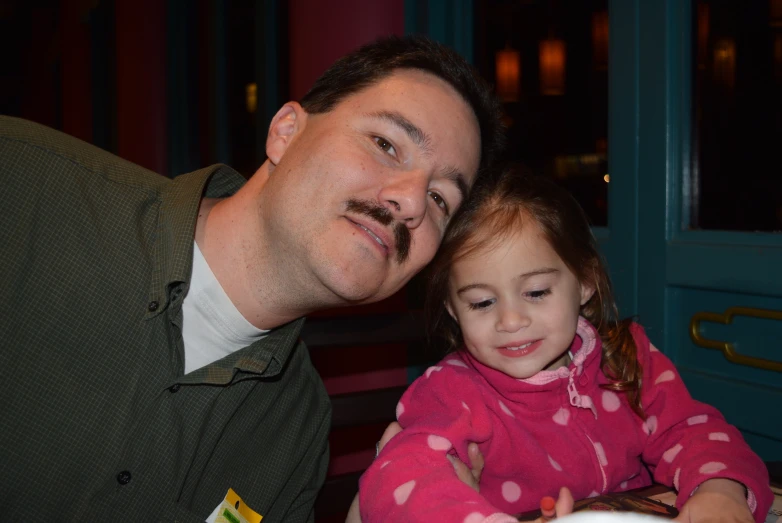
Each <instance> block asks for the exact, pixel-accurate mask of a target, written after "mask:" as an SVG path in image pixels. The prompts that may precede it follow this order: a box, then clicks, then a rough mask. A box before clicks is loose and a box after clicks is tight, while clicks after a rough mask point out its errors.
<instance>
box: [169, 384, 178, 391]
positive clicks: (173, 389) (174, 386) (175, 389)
mask: <svg viewBox="0 0 782 523" xmlns="http://www.w3.org/2000/svg"><path fill="white" fill-rule="evenodd" d="M179 387H181V385H180V384H179V383H174V384H173V385H171V386H170V387H169V388H168V390H170V391H171V392H177V391H179Z"/></svg>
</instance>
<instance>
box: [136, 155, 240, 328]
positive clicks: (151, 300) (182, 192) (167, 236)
mask: <svg viewBox="0 0 782 523" xmlns="http://www.w3.org/2000/svg"><path fill="white" fill-rule="evenodd" d="M244 183H245V179H244V177H243V176H242V175H240V174H239V173H238V172H236V171H234V170H233V169H231V168H230V167H228V166H225V165H213V166H211V167H206V168H204V169H200V170H198V171H193V172H191V173H188V174H183V175H181V176H178V177H176V178H174V179H173V180H171V182H170V183H168V184H166V185H164V186H163V188H162V190H161V191H160V195H159V207H158V222H157V228H156V235H155V238H154V246H153V248H152V260H151V265H152V268H153V269H152V278H151V280H150V286H149V292H148V300H147V303H148V307H147V314H146V319H150V318H153V317H154V316H156V315H158V314H160V313H162V312H163V311H164V310H165V309H166V308H167V307H168V304H169V301H170V300H171V298H172V296H171V292H172V290H173V289H174V287H176V286H177V285H178V284H180V283H184V282H187V281H189V279H190V274H191V272H192V268H193V237H194V234H195V226H196V220H197V218H198V208H199V206H200V204H201V198H202V197H207V198H225V197H227V196H231V195H232V194H234V193H235V192H236V191H238V190H239V188H240V187H241V186H242V185H244ZM177 292H183V291H182V290H181V289H180V290H178V291H177Z"/></svg>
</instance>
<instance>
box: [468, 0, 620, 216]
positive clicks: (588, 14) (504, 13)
mask: <svg viewBox="0 0 782 523" xmlns="http://www.w3.org/2000/svg"><path fill="white" fill-rule="evenodd" d="M475 6H476V7H475V9H476V13H475V14H476V16H475V21H476V27H475V39H474V41H475V42H476V48H475V53H474V56H475V63H476V66H477V67H478V69H479V70H480V71H481V73H482V74H483V75H484V76H485V77H486V78H487V79H488V80H489V81H491V82H492V83H494V84H495V85H496V86H497V92H498V94H499V95H500V97H501V98H502V99H503V106H504V109H505V114H506V118H507V123H508V125H509V129H508V152H507V158H506V159H507V160H509V161H513V162H518V163H522V164H524V165H526V166H527V167H529V168H531V169H532V170H533V171H535V172H539V173H544V174H547V175H549V176H551V177H552V178H554V179H556V180H557V181H558V182H559V183H561V184H562V185H563V186H565V187H566V188H568V189H569V190H570V191H571V192H572V193H573V195H574V196H575V197H576V198H577V199H578V201H579V202H580V203H581V205H582V206H583V207H584V210H585V211H586V212H587V215H588V216H589V218H590V220H591V222H592V225H600V226H605V225H607V222H608V219H607V213H608V188H607V184H608V181H609V179H610V178H609V175H608V174H609V173H608V166H607V160H606V158H607V148H608V6H607V1H606V0H568V1H554V0H526V1H523V2H521V1H510V0H487V1H483V2H475Z"/></svg>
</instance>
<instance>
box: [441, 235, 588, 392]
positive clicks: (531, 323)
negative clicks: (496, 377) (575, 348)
mask: <svg viewBox="0 0 782 523" xmlns="http://www.w3.org/2000/svg"><path fill="white" fill-rule="evenodd" d="M593 292H594V290H593V289H592V288H591V287H587V286H584V285H581V284H580V283H579V281H578V280H577V279H576V276H575V275H574V274H573V273H572V272H571V271H570V269H568V267H567V265H565V262H563V261H562V259H561V258H560V257H559V256H558V255H557V253H556V252H555V251H554V250H553V249H552V248H551V246H550V245H549V243H548V241H546V239H545V238H544V236H543V234H542V232H541V231H540V228H539V227H538V225H537V223H535V222H534V221H532V220H529V221H528V222H527V223H526V224H525V225H524V227H523V228H522V230H521V231H520V232H519V233H517V234H515V235H514V236H511V237H510V239H509V240H508V241H507V242H506V243H503V244H502V245H499V246H495V247H494V248H489V249H486V250H483V251H476V252H475V253H474V254H473V255H471V256H470V257H468V258H464V259H462V260H460V261H458V262H457V263H455V264H454V265H453V266H452V268H451V274H450V281H449V289H448V300H447V302H446V306H447V308H448V312H449V313H450V314H451V316H452V317H453V318H454V319H455V320H456V322H457V323H458V324H459V327H460V328H461V331H462V335H463V337H464V341H465V344H466V348H467V350H468V351H470V353H471V354H472V355H473V356H474V357H475V358H476V359H477V360H478V361H480V362H481V363H483V364H484V365H486V366H488V367H491V368H493V369H496V370H498V371H501V372H504V373H505V374H507V375H508V376H511V377H513V378H529V377H531V376H533V375H535V374H537V373H538V372H539V371H541V370H543V369H548V370H553V369H556V368H558V367H561V366H563V365H566V364H567V363H568V362H569V358H568V356H567V349H568V348H569V347H570V344H571V342H572V341H573V337H574V336H575V334H576V326H577V324H578V314H579V310H580V309H581V305H583V304H585V303H586V302H587V301H588V300H589V298H591V297H592V293H593Z"/></svg>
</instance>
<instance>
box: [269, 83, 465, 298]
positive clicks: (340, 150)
mask: <svg viewBox="0 0 782 523" xmlns="http://www.w3.org/2000/svg"><path fill="white" fill-rule="evenodd" d="M273 125H274V124H273ZM297 125H298V130H297V131H296V132H295V133H294V134H293V135H292V137H291V139H290V140H289V142H288V143H287V144H286V145H285V148H284V152H283V153H282V155H281V156H280V157H279V159H278V161H277V162H276V165H274V167H273V169H272V171H271V175H270V178H269V181H268V182H267V184H266V187H265V188H264V191H263V197H264V201H263V207H262V208H261V212H262V214H263V219H262V221H263V223H265V224H266V228H267V234H270V235H272V236H273V237H274V240H275V241H274V244H276V245H279V246H280V248H281V249H283V252H282V253H281V254H284V255H285V256H286V257H287V259H288V260H289V262H288V263H290V269H291V270H293V271H297V272H298V278H299V281H301V282H302V287H301V288H302V289H307V290H308V292H312V293H313V295H312V298H314V299H316V300H320V301H324V300H325V302H326V303H333V304H334V305H338V304H348V303H367V302H374V301H378V300H381V299H383V298H386V297H388V296H390V295H391V294H393V293H394V292H396V291H397V290H399V289H400V288H401V287H402V286H403V285H404V284H405V283H406V282H407V281H408V280H410V278H411V277H412V276H413V275H414V274H415V273H417V272H418V271H419V270H421V269H422V268H423V267H424V266H425V265H426V264H427V263H428V262H429V261H430V260H431V259H432V257H433V256H434V253H435V251H436V250H437V247H438V246H439V244H440V241H441V240H442V237H443V233H444V230H445V227H446V225H447V223H448V221H449V220H450V217H451V216H452V215H453V213H454V212H455V211H456V209H457V208H458V207H459V206H460V205H461V203H462V201H463V199H464V198H465V196H466V194H465V192H466V191H467V190H468V189H469V187H471V186H472V183H473V181H474V179H475V175H476V172H477V169H478V164H479V160H480V133H479V127H478V122H477V119H476V117H475V115H474V113H473V112H472V110H471V109H470V107H469V105H468V104H467V103H466V102H465V101H464V100H463V99H462V98H461V96H460V95H459V94H458V93H457V92H456V91H455V90H454V89H453V88H452V87H451V86H450V85H449V84H447V83H446V82H444V81H443V80H441V79H439V78H437V77H435V76H433V75H430V74H428V73H424V72H421V71H417V70H399V71H397V72H395V73H393V74H392V75H391V76H389V77H387V78H386V79H384V80H382V81H380V82H378V83H376V84H373V85H371V86H370V87H367V88H365V89H363V90H361V91H359V92H357V93H355V94H353V95H350V96H348V97H347V98H345V99H344V100H343V101H342V102H340V103H339V104H338V105H337V106H335V107H334V108H333V109H332V110H331V111H329V112H328V113H323V114H302V115H301V116H299V117H298V122H297ZM270 158H272V155H270Z"/></svg>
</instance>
